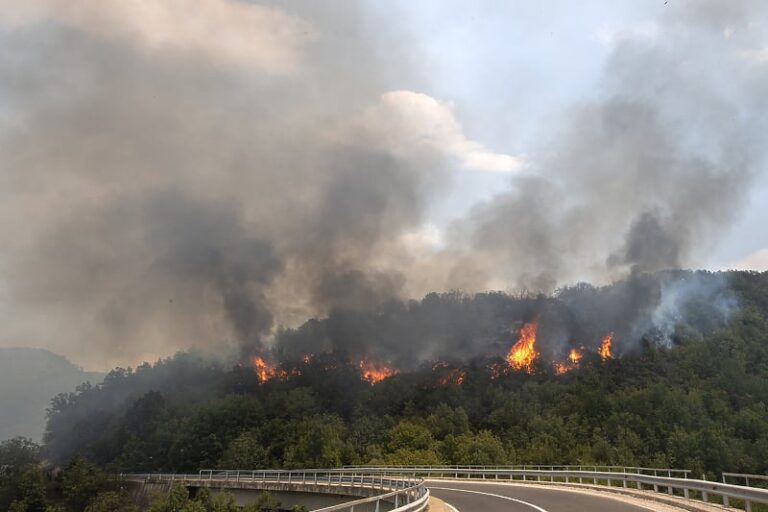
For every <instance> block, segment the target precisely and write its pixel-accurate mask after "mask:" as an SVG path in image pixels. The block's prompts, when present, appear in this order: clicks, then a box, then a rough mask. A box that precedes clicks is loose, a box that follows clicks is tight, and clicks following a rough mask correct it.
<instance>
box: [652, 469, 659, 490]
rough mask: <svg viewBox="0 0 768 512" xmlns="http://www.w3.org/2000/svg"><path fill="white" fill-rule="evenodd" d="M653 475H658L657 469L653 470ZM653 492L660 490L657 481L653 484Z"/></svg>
mask: <svg viewBox="0 0 768 512" xmlns="http://www.w3.org/2000/svg"><path fill="white" fill-rule="evenodd" d="M653 476H658V475H657V474H656V470H655V469H654V470H653ZM653 492H659V485H658V484H656V483H654V484H653Z"/></svg>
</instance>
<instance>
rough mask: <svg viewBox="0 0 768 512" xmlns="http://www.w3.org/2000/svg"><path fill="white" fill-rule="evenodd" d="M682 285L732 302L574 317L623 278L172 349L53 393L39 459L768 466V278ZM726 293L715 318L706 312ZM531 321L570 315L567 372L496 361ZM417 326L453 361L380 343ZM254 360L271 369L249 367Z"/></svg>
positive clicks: (442, 298) (711, 278) (132, 467)
mask: <svg viewBox="0 0 768 512" xmlns="http://www.w3.org/2000/svg"><path fill="white" fill-rule="evenodd" d="M692 276H696V277H697V279H702V280H703V282H704V283H705V284H706V283H707V282H715V281H717V282H723V280H725V282H726V283H727V290H728V292H727V294H725V295H724V294H723V293H718V295H717V297H715V296H714V295H710V296H707V295H701V294H697V295H696V297H698V298H697V299H696V300H689V301H687V302H686V303H685V304H684V305H683V306H684V307H683V306H681V307H679V308H678V309H676V310H675V311H676V316H672V317H671V318H672V319H673V320H674V325H673V326H672V328H671V330H670V331H669V333H668V334H669V336H668V338H665V337H663V336H661V335H660V332H659V327H658V325H657V326H656V328H654V329H648V330H647V331H645V332H644V333H641V334H639V335H638V336H637V338H636V339H630V332H629V330H628V329H623V327H626V326H622V325H617V324H616V322H617V321H619V320H620V319H621V317H619V316H615V317H613V318H611V319H609V320H606V321H605V325H602V324H600V323H599V322H600V320H599V317H600V315H599V313H600V310H601V308H593V309H591V310H590V311H591V312H590V313H589V315H592V316H594V317H595V318H597V320H595V321H594V322H592V323H588V322H586V320H585V319H587V318H591V316H589V315H586V314H582V313H583V312H582V313H580V312H579V311H580V310H579V309H578V308H577V307H575V306H574V304H580V303H583V301H580V300H577V299H578V298H579V297H581V298H582V299H584V300H586V298H588V297H592V299H590V300H593V301H595V302H594V303H599V302H600V300H602V299H600V300H598V298H599V297H606V296H608V297H614V296H617V295H616V293H618V292H617V290H620V288H621V287H622V286H624V287H627V286H634V285H631V283H630V284H628V283H626V282H625V283H619V284H617V285H613V286H612V287H606V288H599V289H598V288H592V287H587V286H581V287H577V288H574V289H568V290H561V291H560V292H558V294H555V296H554V297H531V296H522V297H520V296H518V297H511V296H507V295H503V294H486V295H478V296H475V297H466V296H462V295H460V294H448V295H433V296H428V297H426V298H425V299H424V300H422V301H417V302H413V303H410V304H401V305H399V306H397V307H395V306H394V305H393V306H392V307H391V308H390V309H389V310H387V311H383V312H382V311H379V312H375V313H370V312H369V313H361V312H357V313H353V312H346V313H344V312H339V313H336V314H334V315H331V317H329V318H328V319H322V320H313V321H310V322H308V323H307V324H306V325H304V326H302V327H301V328H299V329H297V330H291V331H284V332H282V333H280V334H279V336H278V340H277V345H276V347H275V348H274V349H273V350H271V351H268V350H264V351H263V352H262V353H260V354H258V356H257V355H256V354H250V356H251V357H252V358H253V359H251V360H249V359H245V358H244V359H243V360H242V361H239V362H235V363H232V364H224V363H214V362H210V361H209V360H207V359H206V358H204V357H202V356H199V355H196V354H194V353H179V354H177V355H175V356H174V357H172V358H169V359H166V360H162V361H158V362H157V363H155V364H152V365H149V364H147V365H144V366H141V367H139V368H137V369H134V370H130V369H117V370H115V371H113V372H111V373H110V374H109V375H107V377H106V379H105V380H104V382H103V383H102V384H99V385H96V386H83V387H81V388H79V390H78V391H77V392H76V393H70V394H62V395H60V396H58V397H57V398H56V399H55V400H54V402H53V404H52V408H51V413H50V418H49V423H48V429H47V433H46V436H45V447H44V451H45V453H46V456H47V457H48V458H49V459H50V460H51V461H52V462H54V463H58V464H64V463H67V462H68V461H69V460H71V459H72V458H73V457H75V456H76V455H80V456H83V457H85V458H86V459H88V460H90V461H92V462H94V463H96V464H98V465H102V466H104V467H106V468H108V469H110V470H115V471H117V470H120V471H187V472H188V471H195V470H197V469H199V468H210V467H219V468H259V467H284V468H300V467H327V466H338V465H340V464H353V463H366V462H384V463H390V464H395V463H402V464H409V463H420V464H427V463H433V464H437V463H447V464H502V463H516V464H522V463H538V464H584V463H599V464H618V465H644V466H674V467H679V468H688V469H692V470H694V471H696V472H697V474H700V473H702V472H707V473H709V474H711V475H712V476H714V475H715V474H716V473H718V472H720V471H723V470H728V471H740V472H750V473H762V472H765V471H766V470H768V409H767V408H766V403H767V402H768V273H763V274H758V273H744V272H739V273H727V274H708V273H704V274H702V273H697V274H693V273H685V272H683V273H676V274H675V275H674V277H673V281H674V282H681V281H683V282H689V281H686V280H689V279H690V278H691V277H692ZM635 284H637V283H635ZM725 296H727V297H729V307H728V310H727V311H726V312H723V308H722V304H715V303H714V301H721V299H723V297H725ZM702 297H704V299H702ZM707 297H709V298H707ZM638 307H640V306H638ZM603 310H604V311H605V308H603ZM446 311H448V312H449V314H445V312H446ZM553 311H555V312H556V313H557V314H554V313H552V312H553ZM655 311H656V310H655ZM438 312H440V314H438ZM566 313H568V314H569V315H570V316H568V315H566ZM532 316H535V317H536V318H537V319H538V321H539V323H540V324H541V330H542V333H543V334H542V336H544V335H545V334H546V332H545V323H546V322H547V319H548V318H555V319H559V320H558V321H561V323H562V322H564V323H566V324H569V325H570V324H572V323H574V322H577V323H579V322H581V323H580V324H579V325H578V326H577V327H578V328H574V329H573V330H572V331H570V332H572V333H574V334H572V336H573V338H574V339H575V340H576V341H577V342H578V343H583V344H582V345H579V346H580V347H581V348H580V349H579V350H581V354H582V355H581V359H580V360H578V361H577V362H578V364H577V365H574V367H573V368H569V369H568V370H569V371H564V372H557V371H553V367H552V366H551V365H550V364H549V360H547V359H546V358H545V357H544V355H542V356H541V357H540V358H539V359H538V360H537V362H536V363H535V364H534V365H533V367H532V368H531V369H530V372H528V371H515V370H514V369H512V368H509V367H507V366H506V363H507V361H505V352H506V350H509V346H510V345H511V344H512V343H514V341H515V337H514V334H515V332H517V331H516V329H518V330H519V327H520V325H521V323H522V322H526V321H529V320H530V319H531V317H532ZM565 316H567V317H568V318H567V319H566V320H567V321H566V320H563V318H564V317H565ZM636 317H637V315H636V316H635V317H633V319H632V322H634V324H635V325H637V318H636ZM595 322H597V324H595ZM417 324H418V325H420V329H421V330H420V331H419V333H420V334H419V335H420V336H424V337H429V346H430V347H439V346H447V347H450V350H449V351H443V352H442V353H440V354H439V357H438V352H439V351H437V350H433V353H434V354H435V357H434V358H433V359H429V358H425V357H423V356H422V355H419V358H418V363H414V364H413V366H412V367H407V366H406V365H405V364H404V363H403V362H404V361H407V360H408V357H407V356H408V355H409V354H412V355H414V354H421V352H420V348H421V347H420V346H418V345H416V343H417V340H415V341H410V342H409V343H408V344H403V343H402V340H400V339H384V338H386V337H387V336H390V335H392V336H396V335H398V332H399V331H398V329H396V328H395V326H398V325H399V326H401V327H402V326H413V325H417ZM549 324H550V325H552V322H549ZM371 326H374V327H375V328H371ZM435 326H443V329H442V330H440V331H438V330H437V328H436V327H435ZM411 328H412V327H408V329H411ZM608 329H610V330H611V331H612V332H615V333H616V335H615V338H614V343H615V344H614V353H613V355H612V357H599V356H598V352H596V351H595V350H593V348H594V347H592V346H589V345H588V343H590V341H589V340H593V339H598V340H599V338H596V337H597V336H598V335H599V334H600V333H603V332H604V331H606V330H608ZM593 331H594V333H593ZM365 336H370V338H369V339H367V340H366V339H359V338H364V337H365ZM569 336H570V335H569ZM480 338H482V339H483V340H484V341H482V344H478V343H479V339H480ZM352 339H359V340H358V341H359V345H352V344H351V341H350V340H352ZM569 339H570V338H569ZM622 339H623V340H624V342H623V344H622ZM297 340H298V341H297ZM579 340H581V341H579ZM542 343H543V341H542ZM313 344H314V345H313ZM441 344H442V345H441ZM313 346H314V347H315V348H316V349H317V350H313V351H312V352H311V353H310V352H307V353H305V354H304V356H303V357H298V355H299V354H300V353H302V351H306V350H309V349H311V348H312V347H313ZM377 346H382V347H390V348H387V350H390V353H391V356H389V357H387V359H386V360H387V361H388V362H391V368H389V367H388V368H387V370H388V373H386V374H384V375H383V376H380V378H366V377H365V376H366V374H365V371H364V367H363V366H362V363H360V364H358V362H357V353H358V352H359V351H360V350H361V349H360V348H359V347H365V350H367V353H368V354H373V355H376V356H378V357H382V356H381V354H382V353H386V352H382V351H376V350H375V349H376V347H377ZM395 346H396V347H401V348H400V349H398V350H399V351H397V352H396V353H395V351H393V349H391V347H395ZM480 346H482V347H485V348H486V350H485V353H483V352H482V350H480V349H478V347H480ZM297 347H298V348H297ZM462 347H464V348H466V349H467V350H469V349H470V348H471V354H470V355H466V354H463V353H462V352H461V350H462ZM546 350H550V351H552V352H556V350H555V349H552V348H549V349H547V347H545V346H542V349H541V352H542V354H543V353H544V352H545V351H546ZM446 352H447V353H446ZM451 353H452V354H454V355H455V357H453V358H448V357H446V356H449V355H450V354H451ZM262 356H263V357H264V358H265V359H266V360H268V361H271V362H270V363H264V365H265V366H260V363H257V360H258V361H263V360H262V359H261V357H262ZM553 357H554V356H553ZM361 369H363V372H362V373H361ZM558 373H560V374H558ZM384 377H386V378H384Z"/></svg>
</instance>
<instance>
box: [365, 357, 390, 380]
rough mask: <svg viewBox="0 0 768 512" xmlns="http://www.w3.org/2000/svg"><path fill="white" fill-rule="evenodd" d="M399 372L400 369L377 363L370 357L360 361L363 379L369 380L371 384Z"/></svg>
mask: <svg viewBox="0 0 768 512" xmlns="http://www.w3.org/2000/svg"><path fill="white" fill-rule="evenodd" d="M398 373H400V370H398V369H397V368H392V367H390V366H386V365H383V364H380V363H376V362H373V361H371V360H370V359H363V360H362V361H360V374H361V376H362V377H363V380H366V381H368V382H369V383H370V384H376V383H377V382H381V381H382V380H384V379H388V378H389V377H392V376H393V375H397V374H398Z"/></svg>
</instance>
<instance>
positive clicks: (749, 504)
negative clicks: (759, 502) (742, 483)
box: [744, 501, 752, 512]
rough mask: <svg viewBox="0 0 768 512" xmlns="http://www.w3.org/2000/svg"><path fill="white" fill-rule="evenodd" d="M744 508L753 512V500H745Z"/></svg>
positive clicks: (748, 511) (747, 511)
mask: <svg viewBox="0 0 768 512" xmlns="http://www.w3.org/2000/svg"><path fill="white" fill-rule="evenodd" d="M744 510H745V511H746V512H752V502H751V501H745V502H744Z"/></svg>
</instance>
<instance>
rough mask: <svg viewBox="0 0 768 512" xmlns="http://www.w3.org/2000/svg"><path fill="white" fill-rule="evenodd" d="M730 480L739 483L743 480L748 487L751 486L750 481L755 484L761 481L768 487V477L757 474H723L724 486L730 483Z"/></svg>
mask: <svg viewBox="0 0 768 512" xmlns="http://www.w3.org/2000/svg"><path fill="white" fill-rule="evenodd" d="M729 478H730V479H731V480H737V481H739V480H743V481H744V485H746V486H747V487H749V486H750V485H749V481H750V480H752V481H753V482H754V481H755V480H757V481H760V482H765V483H764V484H763V485H768V475H755V474H750V473H723V483H724V484H725V483H728V482H727V480H728V479H729ZM737 485H738V484H737Z"/></svg>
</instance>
